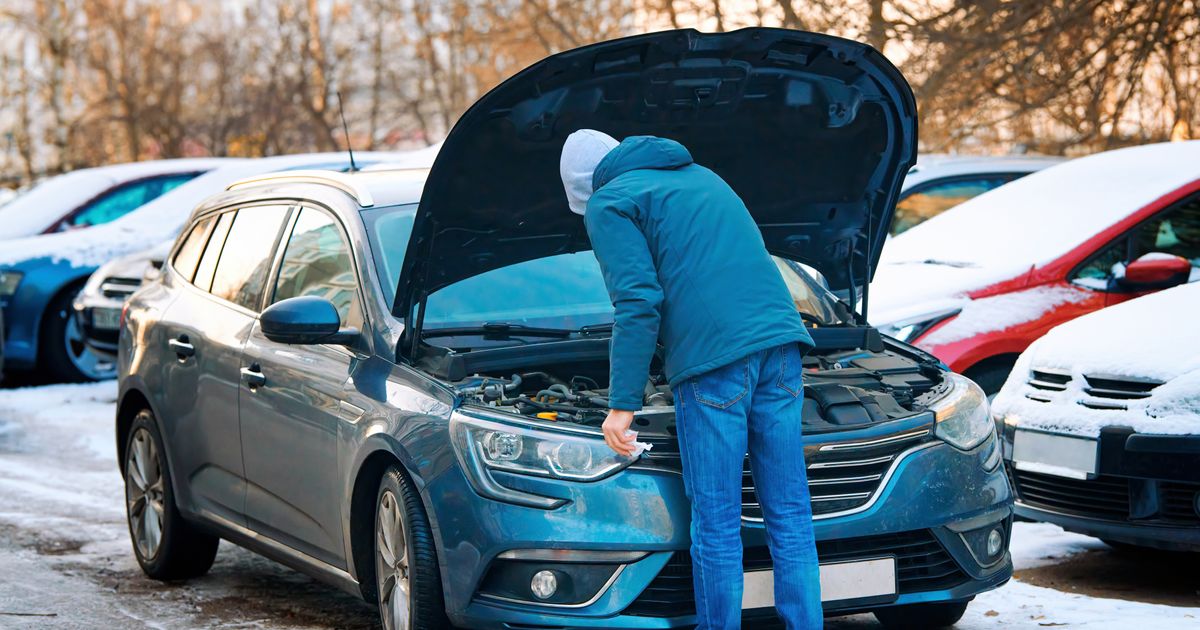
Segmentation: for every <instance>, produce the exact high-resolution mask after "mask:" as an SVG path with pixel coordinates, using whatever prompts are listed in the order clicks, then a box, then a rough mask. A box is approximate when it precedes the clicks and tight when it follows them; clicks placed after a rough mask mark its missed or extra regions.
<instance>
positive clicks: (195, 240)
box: [171, 217, 217, 282]
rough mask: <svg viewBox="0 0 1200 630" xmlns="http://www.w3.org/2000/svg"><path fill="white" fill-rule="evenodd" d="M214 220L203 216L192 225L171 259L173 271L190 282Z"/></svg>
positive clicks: (214, 222)
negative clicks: (173, 258)
mask: <svg viewBox="0 0 1200 630" xmlns="http://www.w3.org/2000/svg"><path fill="white" fill-rule="evenodd" d="M216 222H217V221H216V218H214V217H205V218H203V219H201V220H200V221H198V222H197V223H196V225H195V226H193V227H192V231H191V232H188V236H187V238H185V239H184V240H183V245H180V246H179V251H178V252H177V253H176V254H175V260H173V261H171V264H172V265H173V266H174V267H175V271H177V272H179V275H181V276H183V277H184V278H186V279H187V281H188V282H191V281H192V278H193V277H195V275H196V265H198V264H200V254H203V253H204V245H205V244H206V243H208V236H209V234H211V233H212V228H213V225H214V224H216Z"/></svg>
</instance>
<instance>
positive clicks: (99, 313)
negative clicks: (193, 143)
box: [72, 145, 440, 363]
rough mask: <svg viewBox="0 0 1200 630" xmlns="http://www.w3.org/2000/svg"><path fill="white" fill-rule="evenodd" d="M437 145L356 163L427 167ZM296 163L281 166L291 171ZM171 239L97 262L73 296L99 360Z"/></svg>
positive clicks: (331, 166)
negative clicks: (127, 302) (128, 302)
mask: <svg viewBox="0 0 1200 630" xmlns="http://www.w3.org/2000/svg"><path fill="white" fill-rule="evenodd" d="M439 147H440V145H434V146H431V147H426V148H424V149H417V150H414V151H407V152H399V153H390V154H385V155H386V157H387V160H386V161H379V160H378V157H379V156H378V155H376V154H372V153H368V154H365V155H364V154H361V153H360V154H358V159H357V160H356V166H357V167H358V168H361V169H363V170H367V171H371V170H381V169H382V170H387V169H397V168H416V167H426V168H428V167H429V166H430V165H432V164H433V158H434V157H436V156H437V150H438V148H439ZM300 167H302V168H306V169H307V168H326V169H328V170H336V171H344V170H347V167H348V164H347V163H346V162H345V161H344V160H341V159H339V160H338V161H337V162H334V163H325V164H322V163H318V164H311V163H303V164H300ZM297 168H298V167H292V168H285V169H281V170H282V171H285V172H286V171H295V170H297ZM173 244H174V239H172V240H170V241H165V242H163V243H162V244H161V245H158V246H157V247H154V248H151V249H149V250H146V251H142V252H135V253H133V254H130V255H128V256H123V257H121V258H118V259H116V260H112V261H110V262H108V263H106V264H104V265H102V266H100V267H99V268H98V269H96V271H95V272H94V273H92V275H91V277H90V278H89V279H88V281H87V283H86V284H84V286H83V290H81V291H80V292H79V295H77V296H76V297H75V301H74V303H73V305H72V306H73V308H74V311H75V319H76V325H77V326H78V327H79V330H80V331H82V334H83V340H84V343H85V344H86V345H87V347H88V349H89V350H90V351H91V352H92V353H94V354H95V355H96V356H98V357H99V358H100V360H101V361H105V362H108V363H112V362H113V361H115V360H116V358H117V331H118V328H119V327H118V324H119V323H120V316H121V308H122V307H123V306H124V305H125V300H126V299H128V298H129V296H130V295H132V294H133V292H134V291H137V290H138V288H140V287H141V286H142V283H143V282H145V281H146V280H148V279H151V278H154V277H157V274H158V271H159V269H161V268H162V264H163V260H164V259H165V258H166V256H167V253H168V252H169V251H171V246H172V245H173Z"/></svg>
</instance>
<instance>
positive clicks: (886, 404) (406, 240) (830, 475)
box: [116, 28, 1012, 628]
mask: <svg viewBox="0 0 1200 630" xmlns="http://www.w3.org/2000/svg"><path fill="white" fill-rule="evenodd" d="M681 102H682V103H684V106H681V107H676V106H675V104H676V103H681ZM915 119H916V104H915V102H914V100H913V97H912V92H911V90H910V89H909V87H908V85H907V84H906V83H905V81H904V79H903V77H901V75H900V74H899V72H898V71H897V70H896V69H895V68H894V67H893V66H892V65H891V64H890V63H889V62H888V61H887V60H886V58H884V57H883V56H882V55H881V54H879V53H878V52H876V51H874V50H873V49H871V48H869V47H867V46H865V45H862V44H859V43H856V42H851V41H848V40H843V39H838V38H833V37H828V36H822V35H815V34H809V33H801V32H796V31H788V30H781V29H761V28H760V29H745V30H741V31H736V32H730V33H719V34H701V33H698V32H695V31H668V32H662V33H654V34H650V35H643V36H637V37H632V38H628V39H622V40H616V41H612V42H605V43H601V44H596V45H592V46H588V47H585V48H581V49H578V50H573V51H568V52H565V53H562V54H559V55H555V56H553V57H550V58H548V59H546V60H544V61H542V62H540V63H538V64H536V65H534V66H532V67H531V68H528V69H526V70H524V71H522V72H521V73H518V74H517V75H516V76H515V77H513V78H512V79H509V80H508V81H506V82H505V83H504V84H502V85H501V86H500V87H498V88H496V89H495V90H493V91H492V92H490V93H488V94H487V95H485V96H484V97H483V98H482V99H481V100H480V101H479V102H477V103H476V104H475V105H473V106H472V107H471V108H470V109H469V110H468V111H467V113H466V114H464V115H463V117H462V118H461V119H460V121H459V122H458V123H457V125H456V126H455V127H454V129H453V131H452V132H451V133H450V135H449V137H448V138H447V139H446V142H445V145H444V147H443V148H442V150H441V152H440V153H439V154H438V157H437V160H436V162H435V163H434V165H433V168H432V169H431V170H429V171H424V170H420V171H413V170H409V171H397V172H384V171H381V172H374V173H371V172H363V173H350V174H332V173H325V174H322V173H309V174H305V175H304V176H303V177H299V176H298V177H295V178H287V177H282V178H280V177H264V178H261V179H258V180H256V181H250V182H243V183H240V184H238V185H236V186H234V187H233V189H232V190H231V191H230V192H229V193H227V194H224V195H220V196H217V197H214V198H212V199H209V200H208V201H206V202H205V203H204V204H202V205H201V206H200V207H199V208H198V209H197V211H196V212H195V214H194V216H193V218H192V220H191V221H190V223H189V225H188V227H187V228H186V229H185V230H184V232H183V235H182V236H181V237H180V239H179V240H178V242H177V244H176V246H175V248H174V250H173V251H172V253H171V254H170V256H169V257H168V259H167V260H168V263H167V264H165V265H164V266H163V270H162V274H161V276H160V277H159V279H158V280H156V281H154V282H150V283H148V284H147V285H146V286H145V287H143V288H142V289H140V290H139V291H138V292H137V293H135V294H134V295H133V296H132V297H131V298H130V301H129V305H128V308H127V316H126V317H125V318H124V327H123V329H122V331H121V335H120V351H119V357H120V358H119V360H118V364H119V366H120V386H119V394H118V396H119V402H118V412H117V419H116V420H117V431H116V433H117V444H118V452H119V455H118V457H119V461H120V463H121V470H122V471H123V473H124V478H125V483H126V491H127V497H128V499H129V500H128V502H127V506H128V518H129V523H130V532H131V535H132V538H133V543H134V545H133V546H134V553H135V555H136V557H137V560H138V562H139V563H140V565H141V566H142V568H143V569H144V570H145V572H146V573H147V574H149V575H150V576H151V577H154V578H158V579H179V578H185V577H191V576H196V575H200V574H202V573H204V572H205V571H207V570H208V568H209V566H210V565H211V564H212V562H213V557H214V554H215V553H216V549H217V540H218V539H217V536H220V537H224V538H227V539H229V540H232V541H235V542H237V543H238V544H241V545H244V546H246V547H249V548H251V549H253V550H255V551H258V552H260V553H263V554H264V555H267V556H269V557H272V558H275V559H277V560H279V561H282V562H285V563H287V564H289V565H291V566H293V567H296V568H298V569H300V570H303V571H305V572H307V573H309V574H310V575H314V576H317V577H319V578H320V579H323V580H326V581H328V582H331V583H334V584H337V585H340V586H341V587H343V588H345V589H346V590H348V591H350V592H353V593H358V594H361V595H362V596H363V597H364V598H366V599H367V600H368V601H372V602H377V603H378V604H379V611H380V614H381V615H382V616H383V619H384V627H387V628H408V627H411V628H446V627H450V623H451V622H452V623H453V624H454V625H457V626H463V627H471V628H515V627H522V628H534V627H537V628H551V627H552V628H567V627H571V628H578V627H592V628H598V627H622V628H669V627H687V626H690V625H694V623H695V615H694V606H695V601H694V595H693V588H692V581H691V572H692V564H691V557H690V555H689V553H688V547H689V521H690V514H689V507H688V501H687V498H686V495H685V493H684V488H683V483H682V479H681V477H680V468H679V466H680V460H679V454H678V452H679V451H678V449H679V445H678V442H677V441H676V439H675V437H674V436H675V431H674V422H675V413H674V406H673V405H674V400H673V398H672V393H671V390H670V388H669V386H667V385H666V384H665V383H664V379H663V375H662V369H661V365H660V364H658V362H655V365H654V366H652V368H651V375H650V376H651V379H652V380H650V381H648V383H647V392H646V397H645V400H644V405H645V408H644V409H643V410H642V411H640V412H639V413H638V414H637V418H636V419H635V424H634V427H635V428H636V430H637V431H638V432H639V440H642V441H645V442H649V443H651V444H653V449H652V450H651V451H648V452H646V453H643V454H642V455H641V456H640V458H627V457H621V456H617V455H616V454H615V453H614V452H613V451H612V450H611V449H609V448H608V447H607V446H606V445H605V443H604V440H603V437H602V433H601V431H600V424H601V423H602V422H603V420H604V417H605V415H606V413H607V407H608V400H607V396H608V387H607V381H608V374H609V370H608V360H609V342H610V338H611V335H612V322H613V310H612V304H611V303H610V301H609V298H608V294H607V291H606V290H605V285H604V279H603V276H602V274H601V272H600V269H599V264H598V263H597V261H596V259H595V256H594V255H592V253H591V252H590V246H589V243H588V241H587V236H586V232H585V230H584V227H583V223H582V221H581V220H580V218H579V217H578V216H576V215H574V214H572V213H571V212H569V211H568V209H567V203H566V198H565V197H564V194H563V189H562V184H561V181H560V179H559V176H558V161H559V153H560V151H561V147H562V144H563V141H564V140H565V138H566V137H567V135H568V134H569V133H571V132H572V131H574V130H576V129H578V128H580V127H590V128H597V129H604V130H607V131H610V132H612V133H613V134H614V135H617V136H622V137H624V136H629V135H638V134H646V133H654V132H662V130H670V134H671V135H672V136H673V137H675V138H677V139H678V140H679V141H681V142H682V143H683V144H684V145H685V146H687V147H688V148H689V149H690V150H691V151H692V152H693V154H694V155H695V158H696V160H697V162H698V163H701V164H704V165H705V166H707V167H710V168H712V169H713V170H715V171H716V172H717V173H719V174H721V176H722V177H724V178H725V179H726V180H727V181H728V182H729V183H730V184H731V185H732V186H733V188H734V189H735V190H738V191H739V194H741V195H742V196H743V198H745V200H746V202H747V206H748V207H749V208H750V210H751V213H752V215H753V216H754V219H755V221H756V222H757V223H758V225H759V226H760V228H761V230H762V233H763V238H764V241H765V243H766V245H767V247H768V249H770V250H771V252H772V253H773V254H774V255H775V256H776V259H777V261H778V262H777V265H778V267H779V270H780V273H781V274H783V275H784V277H785V280H787V284H788V286H789V288H790V290H791V291H792V295H793V299H794V300H795V302H796V305H797V308H799V309H800V310H801V311H802V313H803V314H804V316H805V317H804V318H805V319H806V320H807V321H808V322H809V323H810V325H812V329H811V333H812V336H813V339H814V341H815V344H816V347H815V349H814V350H813V351H812V352H811V353H810V354H809V355H808V356H806V357H805V358H804V360H803V369H804V380H805V385H804V393H803V395H804V423H805V452H804V453H800V452H797V453H796V457H801V456H804V457H805V458H806V460H807V465H808V469H809V475H810V476H809V480H810V485H811V493H812V497H813V498H812V501H813V512H814V514H815V517H814V518H815V530H816V536H817V551H818V554H819V555H820V557H821V561H822V563H823V564H822V571H821V573H822V596H823V598H824V600H825V607H826V610H827V612H828V613H830V614H839V613H849V612H860V611H874V612H875V614H876V616H877V617H878V618H879V619H881V620H882V621H884V623H885V624H887V625H889V626H890V627H903V628H910V627H923V628H935V627H944V626H948V625H950V624H952V623H954V622H955V621H957V620H958V619H959V618H960V617H961V616H962V614H963V612H964V611H965V610H966V606H967V603H968V602H969V601H970V600H971V598H972V597H974V596H975V595H976V594H978V593H981V592H983V591H986V590H989V589H992V588H995V587H997V586H999V585H1001V584H1003V583H1005V582H1006V581H1007V580H1008V579H1009V577H1010V576H1011V572H1012V564H1011V559H1010V556H1009V554H1008V553H1007V547H1008V539H1009V533H1010V525H1011V493H1010V488H1009V484H1008V480H1007V479H1006V478H1005V476H1004V473H1003V470H1002V468H1001V462H1000V452H999V450H998V447H997V441H996V439H995V427H994V424H993V423H992V421H991V418H990V416H989V415H988V412H987V409H988V407H987V401H986V399H985V397H984V395H983V393H982V392H981V391H980V390H979V388H978V387H977V386H975V385H974V384H973V383H971V382H970V381H969V380H967V379H965V378H963V377H962V376H959V375H955V374H951V373H950V372H948V371H947V370H945V369H944V367H943V366H941V365H940V364H939V363H938V361H937V360H936V359H935V358H933V357H932V356H931V355H929V354H927V353H925V352H922V351H920V350H916V349H913V348H911V347H910V346H907V345H904V344H900V343H896V342H894V341H892V340H890V339H886V338H883V337H881V336H880V335H879V334H878V332H877V331H875V330H874V329H872V328H870V327H869V326H865V325H862V324H861V323H860V322H859V321H858V320H857V318H856V317H855V316H854V315H853V314H852V313H851V312H850V309H849V307H848V306H847V305H846V304H844V303H842V302H839V301H838V300H837V299H836V298H835V297H834V296H833V295H832V294H831V293H830V292H829V291H828V290H826V289H825V287H824V286H823V285H822V284H821V283H820V282H818V281H816V280H815V279H814V278H812V277H810V276H809V275H808V274H806V273H804V272H803V270H802V267H801V266H800V265H799V264H798V263H801V262H803V263H806V264H808V265H810V266H811V267H813V268H815V269H817V270H818V271H820V272H821V273H822V274H824V275H825V276H826V281H827V282H828V285H829V286H830V287H831V288H832V289H834V290H845V289H848V288H849V286H850V284H851V283H854V282H859V283H861V282H862V281H863V280H864V279H865V278H867V277H869V274H870V268H871V267H872V266H873V264H874V261H875V256H877V255H878V248H875V249H874V250H870V249H867V248H863V247H861V246H862V245H863V244H864V243H868V242H873V243H876V244H878V245H879V246H882V241H883V238H884V235H885V234H886V229H887V225H888V223H889V221H890V218H891V214H892V212H893V209H894V204H895V200H896V198H897V196H898V194H899V188H900V183H901V180H902V178H903V176H904V173H905V171H906V170H907V168H908V166H909V165H910V164H911V162H912V160H913V159H914V157H915V147H916V120H915ZM764 121H770V122H769V123H765V122H764ZM747 139H753V140H754V141H753V142H747ZM796 147H804V150H803V151H798V150H796ZM418 202H419V203H418ZM264 236H266V238H263V237H264ZM826 245H828V246H826ZM856 246H859V247H860V249H858V250H857V252H856V250H855V247H856ZM856 266H857V268H858V269H859V271H858V273H857V275H855V273H854V269H855V268H856ZM747 281H749V282H753V279H752V278H748V279H747ZM814 323H815V324H814ZM746 470H747V472H746V473H745V475H744V477H743V480H744V492H743V517H742V528H741V530H742V536H743V540H744V541H745V547H746V553H745V569H746V589H745V598H744V600H743V606H744V608H745V609H747V615H750V616H756V615H768V616H769V615H771V614H772V613H773V611H772V607H773V603H774V596H773V591H772V588H771V581H772V580H771V575H772V574H771V567H772V562H771V557H770V552H769V551H768V547H767V536H766V531H765V528H764V526H763V513H762V509H761V507H760V506H759V505H758V501H757V498H756V495H755V493H754V481H753V475H752V474H751V473H750V472H749V471H750V470H751V468H750V467H747V469H746ZM931 480H941V481H938V482H934V481H931Z"/></svg>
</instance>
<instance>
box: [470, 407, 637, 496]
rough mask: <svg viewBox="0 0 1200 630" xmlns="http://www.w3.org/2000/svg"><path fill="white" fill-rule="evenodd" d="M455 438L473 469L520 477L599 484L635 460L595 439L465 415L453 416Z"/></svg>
mask: <svg viewBox="0 0 1200 630" xmlns="http://www.w3.org/2000/svg"><path fill="white" fill-rule="evenodd" d="M450 437H451V441H452V442H453V443H454V448H455V450H456V451H457V452H458V455H459V458H460V460H461V461H463V463H464V464H465V465H467V466H468V467H474V466H475V465H482V466H483V467H485V468H486V469H488V470H498V471H504V472H510V473H517V474H521V475H534V476H538V477H552V478H555V479H569V480H572V481H596V480H598V479H603V478H604V477H607V476H609V475H611V474H613V473H615V472H616V471H618V470H620V469H622V468H625V467H626V466H628V465H630V464H632V463H633V462H634V461H635V459H634V458H632V457H622V456H620V455H617V454H616V453H615V452H613V450H612V449H610V448H609V447H608V445H607V444H605V443H604V440H603V439H601V438H600V437H598V436H594V435H593V434H584V433H580V434H576V433H568V432H565V431H564V432H559V431H554V430H545V431H544V430H540V429H537V428H534V427H532V426H528V425H519V424H515V423H508V422H500V421H494V420H485V419H483V418H478V417H473V416H468V415H465V414H462V413H455V414H454V415H453V416H452V417H451V419H450Z"/></svg>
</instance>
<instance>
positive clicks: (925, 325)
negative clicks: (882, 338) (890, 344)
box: [877, 308, 962, 343]
mask: <svg viewBox="0 0 1200 630" xmlns="http://www.w3.org/2000/svg"><path fill="white" fill-rule="evenodd" d="M961 312H962V309H961V308H952V309H946V310H943V311H938V312H937V313H933V314H930V315H927V316H925V317H923V318H921V319H919V320H915V321H914V320H907V321H901V322H898V323H893V324H883V325H881V326H877V328H878V329H879V334H881V335H886V336H888V337H891V338H893V339H896V340H899V341H903V342H904V343H912V341H913V340H914V339H916V338H917V337H920V336H921V335H923V334H925V333H926V332H929V329H930V328H933V327H934V326H936V325H937V324H940V323H942V322H943V321H945V320H946V319H949V318H951V317H954V316H955V315H958V314H959V313H961Z"/></svg>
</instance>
